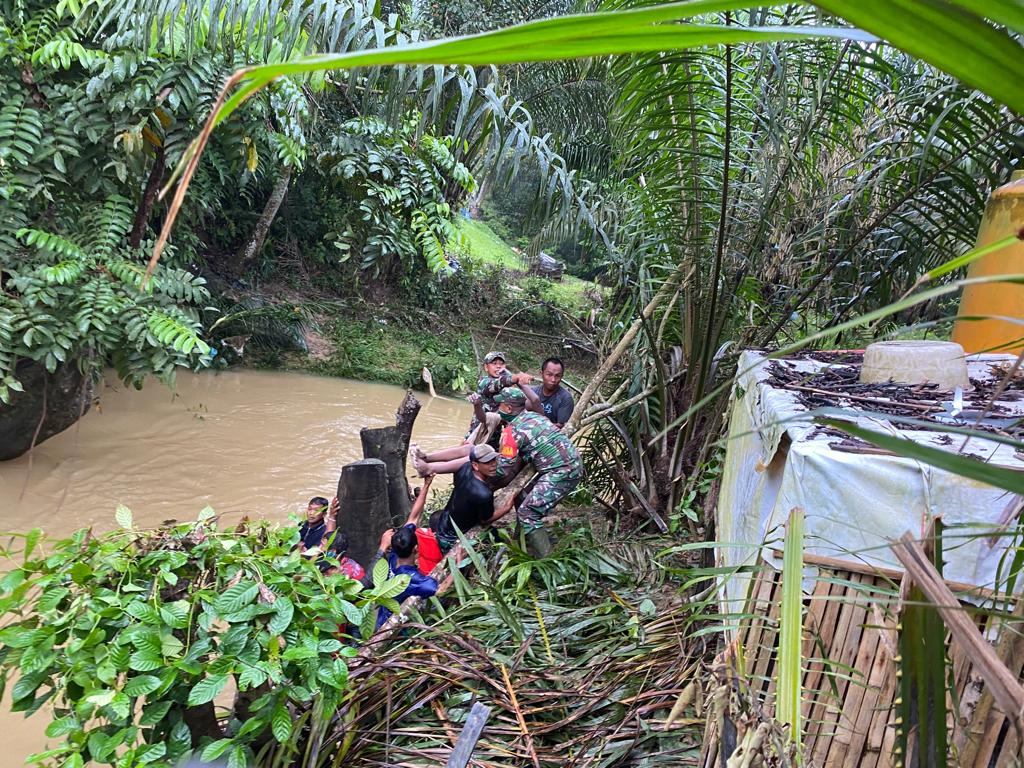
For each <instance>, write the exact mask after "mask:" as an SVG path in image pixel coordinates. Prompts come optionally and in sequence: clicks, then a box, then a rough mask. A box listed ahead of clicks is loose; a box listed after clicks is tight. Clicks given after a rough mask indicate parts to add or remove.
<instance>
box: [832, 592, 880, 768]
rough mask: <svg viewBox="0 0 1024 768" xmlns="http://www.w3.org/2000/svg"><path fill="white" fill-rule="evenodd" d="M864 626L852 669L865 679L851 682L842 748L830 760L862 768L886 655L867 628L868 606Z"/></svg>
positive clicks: (875, 634) (874, 630)
mask: <svg viewBox="0 0 1024 768" xmlns="http://www.w3.org/2000/svg"><path fill="white" fill-rule="evenodd" d="M864 578H865V582H864V583H865V585H866V586H871V587H874V586H875V579H873V578H871V577H868V576H865V577H864ZM860 599H862V600H865V601H868V600H870V599H871V596H870V595H868V594H862V595H861V597H860ZM861 623H862V631H861V636H860V639H859V642H858V646H859V649H858V651H857V658H856V659H855V660H854V662H853V667H854V670H855V673H857V672H859V673H860V674H861V675H862V677H861V679H859V680H855V681H851V682H850V683H849V688H848V689H847V693H846V701H845V702H844V703H843V714H844V724H843V726H842V728H841V735H840V736H839V737H837V739H836V740H837V741H838V742H841V744H842V747H841V748H836V747H834V749H833V750H829V760H832V759H833V754H834V755H835V759H836V760H839V761H843V760H845V762H846V764H847V765H860V764H861V762H862V761H863V759H864V755H863V754H862V753H863V750H864V744H865V743H866V742H867V732H868V727H869V726H870V724H871V715H872V714H873V712H874V710H875V709H876V708H877V706H878V693H879V690H880V689H881V684H882V678H881V669H880V668H879V665H877V664H876V660H877V659H878V658H879V656H881V655H883V654H884V648H883V646H882V643H881V641H880V639H879V631H878V629H877V628H876V627H874V626H867V625H868V624H871V623H872V619H871V617H870V616H869V613H868V608H867V605H865V610H864V617H863V620H862V622H861ZM890 703H891V702H890ZM837 764H840V763H837Z"/></svg>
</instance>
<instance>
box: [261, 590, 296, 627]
mask: <svg viewBox="0 0 1024 768" xmlns="http://www.w3.org/2000/svg"><path fill="white" fill-rule="evenodd" d="M294 613H295V606H294V605H293V604H292V601H291V600H289V599H288V598H287V597H284V596H281V597H278V598H277V600H275V601H274V615H273V616H271V617H270V621H269V622H267V631H268V632H269V633H270V634H272V635H280V634H281V633H282V632H284V631H285V630H286V629H288V626H289V625H290V624H291V623H292V616H293V615H294Z"/></svg>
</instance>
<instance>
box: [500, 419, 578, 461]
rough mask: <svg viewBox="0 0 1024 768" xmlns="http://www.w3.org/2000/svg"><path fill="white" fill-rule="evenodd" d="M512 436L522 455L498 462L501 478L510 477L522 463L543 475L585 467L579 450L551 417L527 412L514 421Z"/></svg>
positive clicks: (501, 459) (503, 458)
mask: <svg viewBox="0 0 1024 768" xmlns="http://www.w3.org/2000/svg"><path fill="white" fill-rule="evenodd" d="M511 423H512V436H513V437H514V438H515V440H516V446H517V447H518V449H519V455H518V456H517V457H516V458H514V459H507V458H505V457H502V458H500V459H499V460H498V474H499V475H504V474H507V472H508V471H509V470H511V469H512V468H513V467H515V466H518V465H519V463H520V462H524V463H525V462H528V461H530V462H533V466H534V469H536V470H537V471H538V472H540V473H545V472H562V471H565V470H570V469H576V470H579V469H581V467H582V462H581V461H580V454H579V452H578V451H577V450H576V446H575V445H573V444H572V441H571V440H570V439H569V438H568V437H566V436H565V435H564V434H563V433H562V432H561V431H560V430H559V429H558V427H556V426H555V425H554V424H552V423H551V422H550V421H548V417H547V416H544V415H542V414H539V413H534V412H533V411H523V412H522V413H520V414H519V415H518V416H516V417H515V418H514V419H513V420H512V422H511Z"/></svg>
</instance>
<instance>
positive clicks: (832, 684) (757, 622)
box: [701, 556, 1024, 768]
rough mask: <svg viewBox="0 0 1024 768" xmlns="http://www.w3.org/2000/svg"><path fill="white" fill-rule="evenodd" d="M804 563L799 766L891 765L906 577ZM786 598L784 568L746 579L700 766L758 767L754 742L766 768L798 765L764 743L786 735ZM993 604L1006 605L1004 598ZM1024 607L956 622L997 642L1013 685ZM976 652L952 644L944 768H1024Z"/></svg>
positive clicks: (843, 564) (1021, 670) (829, 562)
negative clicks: (782, 637) (812, 570)
mask: <svg viewBox="0 0 1024 768" xmlns="http://www.w3.org/2000/svg"><path fill="white" fill-rule="evenodd" d="M805 562H806V564H808V565H815V566H816V567H817V568H818V576H817V579H816V580H815V582H814V588H813V591H812V593H811V594H810V595H806V594H805V597H804V605H805V611H804V620H803V638H804V639H803V646H802V658H803V673H802V680H801V683H802V691H803V693H802V698H803V705H802V714H803V720H804V728H803V734H802V750H801V752H802V760H801V762H800V764H801V765H803V766H821V767H822V768H839V766H859V767H861V768H896V766H897V765H898V763H897V761H896V759H895V758H894V751H895V745H896V730H895V723H896V717H897V709H896V707H895V700H896V697H897V692H898V686H899V682H898V676H897V663H896V655H897V650H896V649H897V637H896V635H897V624H896V610H897V605H898V597H899V581H900V579H901V577H902V574H901V573H900V572H898V571H892V570H887V569H875V568H872V567H870V566H865V565H864V564H862V563H858V562H853V561H843V560H838V559H833V558H814V557H813V556H808V557H806V558H805ZM947 586H951V587H952V589H953V590H954V591H958V592H960V593H961V594H963V593H964V592H966V591H968V590H967V589H964V587H966V585H957V584H952V585H949V584H948V583H947ZM958 588H959V589H958ZM971 591H972V592H974V593H975V595H978V594H981V595H982V596H985V597H989V598H996V597H999V596H995V595H993V594H992V593H986V592H985V591H983V590H982V591H979V590H973V589H972V590H971ZM781 602H782V571H781V570H776V569H775V568H771V567H769V566H767V565H766V566H764V567H762V568H761V569H760V570H759V571H758V572H757V573H756V574H755V576H754V578H753V579H752V580H751V587H750V592H749V594H748V598H747V604H746V606H745V608H744V610H743V616H744V618H743V619H742V620H741V622H740V624H739V628H738V630H737V632H736V634H735V636H734V637H733V638H732V642H731V643H730V644H729V646H728V648H727V649H726V651H725V652H724V653H723V654H721V655H720V656H719V658H718V665H717V669H718V674H717V676H716V679H715V682H714V683H713V685H717V688H718V689H719V692H718V693H717V694H716V692H715V691H712V692H710V693H709V696H708V698H709V700H715V698H716V695H717V698H718V699H719V700H720V701H721V702H722V703H721V704H720V705H719V706H718V708H717V710H716V713H714V714H712V716H711V717H709V720H708V725H707V730H706V734H705V741H704V746H703V750H702V756H701V765H702V766H703V767H704V768H716V766H724V765H725V764H726V762H727V760H726V759H723V757H724V758H733V759H731V760H728V764H729V766H733V765H757V764H758V757H756V756H755V755H753V754H750V753H751V751H752V750H751V747H752V745H754V746H756V748H757V750H756V751H759V753H760V757H761V758H764V759H768V760H771V761H772V763H773V764H793V763H792V762H791V759H790V758H787V757H786V755H784V754H780V750H779V749H778V748H777V747H778V744H777V743H776V745H775V747H776V748H775V749H774V751H773V752H772V751H770V750H769V748H770V747H771V746H772V743H771V739H770V738H769V737H770V736H771V735H772V733H773V732H781V729H780V728H779V727H778V726H777V725H776V724H775V723H774V721H773V717H772V715H773V712H774V701H775V686H776V681H775V674H774V673H775V666H776V644H777V642H776V641H777V637H778V621H779V610H780V605H781ZM967 607H969V608H974V606H967ZM1000 607H1001V608H1003V609H1004V610H1005V609H1006V608H1007V606H1006V603H1005V601H1004V602H1003V604H1002V605H1001V606H1000ZM1022 608H1024V601H1018V603H1017V605H1016V606H1014V607H1013V613H1012V615H1011V616H1010V617H1009V618H1007V617H1006V614H1005V613H1003V614H1002V615H1001V616H997V615H995V614H996V613H997V612H994V611H977V610H974V611H968V612H965V613H964V614H962V615H965V616H969V617H971V621H972V622H973V626H975V627H976V628H977V629H978V630H980V633H979V636H984V637H985V638H989V639H991V640H994V641H995V649H996V655H997V656H998V657H999V660H1000V661H1001V662H1002V663H1003V664H1005V665H1006V666H1007V667H1008V669H1009V671H1010V674H1011V675H1012V676H1014V677H1016V679H1017V680H1020V679H1022V676H1024V612H1022ZM976 656H977V655H976V654H972V653H971V652H970V650H969V649H967V648H965V645H964V644H963V643H959V642H957V641H956V640H955V639H954V640H952V641H950V642H949V645H948V657H949V659H950V662H951V673H950V674H951V677H950V683H951V685H950V688H951V691H950V692H949V693H947V698H948V701H947V704H948V708H949V712H950V715H949V719H948V722H947V729H948V731H949V733H950V734H951V737H950V744H951V747H952V754H951V755H950V758H951V759H950V765H956V766H960V768H1010V767H1011V766H1020V765H1021V764H1022V763H1021V753H1022V742H1021V734H1020V733H1019V732H1018V729H1017V727H1015V725H1014V721H1015V720H1016V718H1017V716H1018V715H1019V713H1012V714H1013V717H1011V718H1008V717H1007V716H1006V715H1005V714H1004V713H1003V712H1002V711H1000V710H999V708H998V706H997V705H993V702H992V698H991V695H990V693H987V692H986V690H985V688H986V684H985V681H984V680H983V679H982V673H981V669H980V667H978V666H977V664H976V661H977V658H976ZM723 670H725V671H724V672H723ZM952 690H955V695H953V694H952ZM758 729H760V730H759V731H758ZM723 732H724V733H725V734H726V738H725V742H726V748H725V749H724V750H723V748H722V741H723V739H722V733H723ZM754 736H757V738H754ZM777 741H778V739H776V742H777ZM723 751H724V752H726V753H727V754H725V755H724V756H723V754H722V753H723ZM744 751H746V752H747V753H748V754H742V753H743V752H744ZM783 752H784V750H783ZM772 763H770V764H772Z"/></svg>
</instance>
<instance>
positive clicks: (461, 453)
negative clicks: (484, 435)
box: [423, 445, 473, 467]
mask: <svg viewBox="0 0 1024 768" xmlns="http://www.w3.org/2000/svg"><path fill="white" fill-rule="evenodd" d="M472 450H473V446H472V445H453V446H452V447H451V448H442V449H441V450H440V451H434V452H433V453H428V454H427V455H426V456H424V457H423V461H425V462H427V463H434V462H437V461H452V460H453V459H462V458H465V457H466V456H469V452H470V451H472ZM459 466H460V467H461V466H462V464H459Z"/></svg>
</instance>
